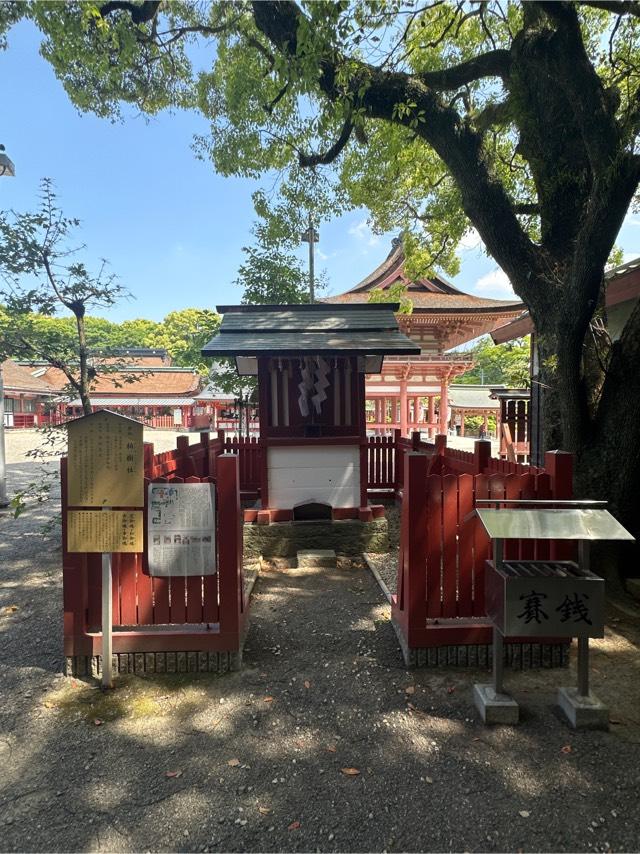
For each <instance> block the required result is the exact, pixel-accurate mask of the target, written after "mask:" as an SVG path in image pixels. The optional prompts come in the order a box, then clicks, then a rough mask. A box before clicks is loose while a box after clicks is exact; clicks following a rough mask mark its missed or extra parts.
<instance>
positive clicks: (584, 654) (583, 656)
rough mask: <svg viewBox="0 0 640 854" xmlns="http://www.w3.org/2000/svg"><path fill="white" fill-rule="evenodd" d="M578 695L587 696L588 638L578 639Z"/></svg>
mask: <svg viewBox="0 0 640 854" xmlns="http://www.w3.org/2000/svg"><path fill="white" fill-rule="evenodd" d="M578 694H579V695H580V696H581V697H588V696H589V638H588V637H587V638H578Z"/></svg>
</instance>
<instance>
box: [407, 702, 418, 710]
mask: <svg viewBox="0 0 640 854" xmlns="http://www.w3.org/2000/svg"><path fill="white" fill-rule="evenodd" d="M407 708H408V709H409V711H410V712H415V711H417V709H416V707H415V706H414V705H413V703H407Z"/></svg>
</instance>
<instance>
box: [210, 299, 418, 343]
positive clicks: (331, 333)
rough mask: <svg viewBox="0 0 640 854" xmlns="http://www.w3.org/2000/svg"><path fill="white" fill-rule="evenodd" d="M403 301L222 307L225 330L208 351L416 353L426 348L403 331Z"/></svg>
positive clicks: (222, 325) (220, 309)
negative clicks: (399, 312) (399, 316)
mask: <svg viewBox="0 0 640 854" xmlns="http://www.w3.org/2000/svg"><path fill="white" fill-rule="evenodd" d="M397 308H398V306H397V305H395V306H394V305H391V304H383V303H379V304H369V305H361V306H357V307H355V306H333V307H331V308H328V307H327V306H326V305H322V304H319V305H287V306H218V311H219V312H220V313H221V314H223V315H224V317H223V321H222V324H221V326H220V332H219V334H218V335H217V336H216V337H215V338H213V339H212V340H211V341H210V342H209V343H208V344H207V345H206V346H205V347H204V348H203V350H202V354H203V355H204V356H261V355H269V354H271V353H274V354H279V355H288V356H295V355H299V354H301V353H324V354H331V355H333V354H337V353H338V352H340V353H341V354H342V355H358V354H362V355H365V354H370V355H384V354H386V353H396V354H399V355H403V354H407V355H413V354H417V353H419V352H420V348H419V347H418V346H417V345H416V344H414V343H413V342H412V341H411V340H410V339H409V338H407V336H406V335H404V334H403V333H401V332H400V330H399V328H398V322H397V320H396V318H395V315H394V313H393V312H394V309H396V310H397Z"/></svg>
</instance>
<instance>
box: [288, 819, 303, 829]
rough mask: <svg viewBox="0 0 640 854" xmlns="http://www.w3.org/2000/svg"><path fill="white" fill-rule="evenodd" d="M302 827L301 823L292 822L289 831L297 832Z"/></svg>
mask: <svg viewBox="0 0 640 854" xmlns="http://www.w3.org/2000/svg"><path fill="white" fill-rule="evenodd" d="M299 827H300V822H299V821H292V822H291V824H290V825H289V827H288V828H287V830H297V829H298V828H299Z"/></svg>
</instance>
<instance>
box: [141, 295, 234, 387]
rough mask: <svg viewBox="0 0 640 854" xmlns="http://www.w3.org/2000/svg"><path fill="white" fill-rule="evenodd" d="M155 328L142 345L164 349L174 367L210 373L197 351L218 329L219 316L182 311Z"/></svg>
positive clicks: (167, 317)
mask: <svg viewBox="0 0 640 854" xmlns="http://www.w3.org/2000/svg"><path fill="white" fill-rule="evenodd" d="M138 322H139V321H138ZM155 327H156V328H155V329H153V331H151V332H150V333H149V334H146V335H145V336H144V339H143V341H144V346H146V347H164V348H165V349H166V351H167V352H168V353H169V355H170V356H171V357H172V360H173V362H174V364H176V365H182V366H184V367H195V368H197V369H198V370H199V371H200V372H201V373H203V374H207V373H208V372H209V366H208V363H207V361H206V360H205V359H204V358H203V356H202V354H201V352H200V351H201V350H202V348H203V347H204V345H205V344H206V343H207V341H209V340H210V339H211V338H213V336H214V335H215V334H216V332H217V331H218V329H219V327H220V316H219V315H218V314H216V313H215V312H214V311H209V310H208V309H203V308H185V309H182V310H181V311H171V312H169V314H168V315H167V316H166V317H165V319H164V320H163V322H162V324H155Z"/></svg>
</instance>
